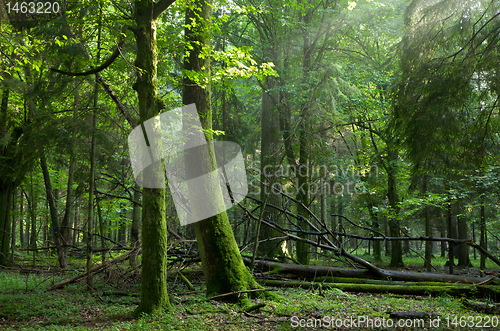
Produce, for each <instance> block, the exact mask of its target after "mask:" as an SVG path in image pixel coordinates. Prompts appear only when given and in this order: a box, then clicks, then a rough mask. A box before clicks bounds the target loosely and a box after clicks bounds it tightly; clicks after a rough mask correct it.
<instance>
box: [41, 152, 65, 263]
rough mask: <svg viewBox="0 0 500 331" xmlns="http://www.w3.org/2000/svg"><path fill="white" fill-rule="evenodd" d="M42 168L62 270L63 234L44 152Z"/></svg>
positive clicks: (42, 154) (42, 153) (52, 228)
mask: <svg viewBox="0 0 500 331" xmlns="http://www.w3.org/2000/svg"><path fill="white" fill-rule="evenodd" d="M40 166H41V168H42V173H43V179H44V182H45V192H46V194H47V202H48V204H49V211H50V220H51V225H52V226H51V227H50V228H51V230H52V233H53V239H54V244H55V245H56V250H57V260H58V262H59V266H60V267H61V268H62V266H63V264H62V262H63V259H62V256H63V250H62V247H61V232H60V225H59V219H58V215H57V208H56V203H55V199H54V194H53V190H52V183H51V181H50V174H49V169H48V167H47V161H46V159H45V153H44V151H43V150H42V152H41V153H40Z"/></svg>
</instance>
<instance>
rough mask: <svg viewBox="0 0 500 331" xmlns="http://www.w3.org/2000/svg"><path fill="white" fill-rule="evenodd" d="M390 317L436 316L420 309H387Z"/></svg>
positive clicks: (414, 317)
mask: <svg viewBox="0 0 500 331" xmlns="http://www.w3.org/2000/svg"><path fill="white" fill-rule="evenodd" d="M387 314H389V317H390V318H397V319H421V318H436V317H438V316H437V315H434V314H430V313H424V312H420V311H388V312H387Z"/></svg>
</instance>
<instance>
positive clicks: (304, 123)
mask: <svg viewBox="0 0 500 331" xmlns="http://www.w3.org/2000/svg"><path fill="white" fill-rule="evenodd" d="M302 20H303V22H304V25H305V26H306V29H305V32H304V36H303V44H302V56H303V58H302V75H303V77H302V81H303V82H304V84H305V85H306V86H308V81H309V75H310V71H311V65H312V63H311V57H312V54H311V52H312V49H311V41H310V38H309V29H308V27H309V25H310V24H311V22H312V9H310V8H308V9H306V12H305V14H304V15H303V17H302ZM303 93H309V91H308V90H305V91H303ZM311 102H312V100H309V99H308V100H307V101H306V104H304V105H302V109H301V114H300V125H299V170H298V171H297V177H298V192H297V200H299V201H301V202H302V203H303V204H304V205H305V206H308V205H309V172H310V169H309V135H308V133H309V116H310V111H311V109H310V108H311ZM304 170H305V171H304ZM297 209H298V210H297V211H298V214H299V216H301V217H303V218H307V217H308V216H309V215H308V213H307V212H306V210H305V209H304V208H303V207H302V206H298V208H297ZM299 224H300V226H301V227H302V228H303V229H304V230H305V231H309V224H307V223H306V222H305V221H301V222H299ZM300 236H301V237H303V238H307V237H308V235H306V234H300ZM309 249H310V248H309V245H308V244H306V243H304V242H301V241H299V242H297V261H299V262H300V263H301V264H304V265H308V264H309V260H310V254H309Z"/></svg>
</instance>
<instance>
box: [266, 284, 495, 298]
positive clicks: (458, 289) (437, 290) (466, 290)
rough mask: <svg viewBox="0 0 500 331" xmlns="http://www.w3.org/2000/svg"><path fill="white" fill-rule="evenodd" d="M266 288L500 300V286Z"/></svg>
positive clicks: (307, 286)
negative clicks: (317, 289) (444, 295)
mask: <svg viewBox="0 0 500 331" xmlns="http://www.w3.org/2000/svg"><path fill="white" fill-rule="evenodd" d="M260 283H261V284H262V285H264V286H274V287H303V288H311V287H313V288H314V287H321V288H322V289H329V288H331V289H333V288H336V289H339V290H342V291H345V292H361V293H392V294H401V295H443V294H447V295H450V296H458V297H461V296H468V297H475V296H480V297H487V298H490V299H492V300H494V301H495V302H496V301H497V300H500V286H493V285H486V286H467V285H463V284H462V285H457V284H454V285H446V286H420V285H379V284H347V283H321V282H306V281H282V280H261V281H260Z"/></svg>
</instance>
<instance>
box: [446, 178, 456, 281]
mask: <svg viewBox="0 0 500 331" xmlns="http://www.w3.org/2000/svg"><path fill="white" fill-rule="evenodd" d="M447 189H448V192H449V190H450V187H449V185H447ZM448 195H449V193H448ZM451 207H452V205H451V198H450V197H448V204H447V206H446V223H447V227H448V238H453V217H452V216H453V215H452V209H451ZM453 246H454V245H453V244H452V243H448V273H449V274H450V275H452V274H453V267H454V266H455V257H454V254H453V248H454V247H453Z"/></svg>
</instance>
